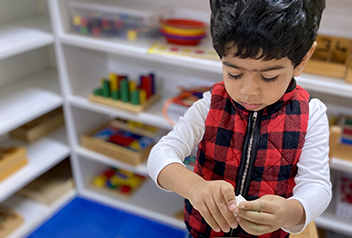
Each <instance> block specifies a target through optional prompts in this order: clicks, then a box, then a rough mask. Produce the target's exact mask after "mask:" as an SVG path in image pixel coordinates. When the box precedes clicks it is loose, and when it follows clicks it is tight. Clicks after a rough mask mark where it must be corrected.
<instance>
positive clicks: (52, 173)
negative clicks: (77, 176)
mask: <svg viewBox="0 0 352 238" xmlns="http://www.w3.org/2000/svg"><path fill="white" fill-rule="evenodd" d="M73 187H74V184H73V179H72V173H71V167H70V164H69V160H65V161H63V162H61V163H60V164H58V165H56V166H55V167H54V168H52V169H51V170H49V171H48V172H46V173H45V174H43V175H41V176H40V177H38V178H37V179H35V180H34V181H32V182H31V183H29V184H28V185H27V186H25V187H24V188H22V189H21V190H19V191H18V192H17V193H18V194H19V195H21V196H25V197H29V198H31V199H33V200H36V201H38V202H41V203H43V204H46V205H52V204H53V203H54V202H56V201H57V200H58V199H59V198H60V197H61V196H62V195H63V194H66V193H67V192H68V191H70V190H71V189H73Z"/></svg>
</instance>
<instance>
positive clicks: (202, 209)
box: [198, 203, 220, 232]
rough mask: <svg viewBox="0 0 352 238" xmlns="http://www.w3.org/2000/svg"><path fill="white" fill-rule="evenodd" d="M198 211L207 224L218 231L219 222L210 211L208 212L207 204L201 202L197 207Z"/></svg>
mask: <svg viewBox="0 0 352 238" xmlns="http://www.w3.org/2000/svg"><path fill="white" fill-rule="evenodd" d="M198 211H199V212H200V214H201V215H202V217H203V218H204V219H205V221H206V222H207V223H208V225H209V226H210V227H211V228H212V229H213V230H214V231H216V232H220V226H219V224H218V223H217V222H216V221H215V219H214V217H213V215H212V213H211V212H210V210H209V208H208V206H207V205H206V204H205V203H203V204H202V205H201V206H200V207H199V208H198Z"/></svg>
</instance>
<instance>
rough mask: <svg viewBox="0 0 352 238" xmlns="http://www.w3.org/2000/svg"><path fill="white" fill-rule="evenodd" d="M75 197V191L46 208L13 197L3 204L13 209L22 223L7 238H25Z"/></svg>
mask: <svg viewBox="0 0 352 238" xmlns="http://www.w3.org/2000/svg"><path fill="white" fill-rule="evenodd" d="M75 196H76V192H75V190H71V191H69V192H68V193H66V194H64V195H63V196H62V197H61V198H60V199H59V200H58V201H56V202H55V203H54V204H53V205H51V206H46V205H44V204H41V203H39V202H36V201H34V200H31V199H28V198H24V197H22V196H18V195H16V196H13V197H11V198H10V199H8V200H6V201H5V202H4V203H3V204H4V205H5V206H7V207H11V208H13V209H15V210H16V211H17V212H18V213H19V214H21V216H22V217H23V220H24V223H23V225H21V226H20V227H19V228H18V229H17V230H15V231H14V232H12V233H11V234H10V235H9V236H8V237H7V238H18V237H26V235H28V233H30V232H31V231H33V230H34V229H35V228H36V227H37V226H38V225H40V224H41V223H43V222H44V221H46V220H47V219H49V218H50V217H51V216H52V215H53V214H54V213H55V212H56V211H57V210H59V209H60V208H61V207H63V206H64V205H66V204H67V203H68V202H70V201H71V200H72V199H73V198H74V197H75Z"/></svg>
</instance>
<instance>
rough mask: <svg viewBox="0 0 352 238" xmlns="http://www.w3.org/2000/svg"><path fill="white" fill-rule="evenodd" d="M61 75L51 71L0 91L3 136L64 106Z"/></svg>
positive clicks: (3, 87)
mask: <svg viewBox="0 0 352 238" xmlns="http://www.w3.org/2000/svg"><path fill="white" fill-rule="evenodd" d="M59 90H60V86H59V81H58V79H57V72H56V71H53V70H47V71H44V72H41V73H39V74H36V75H33V76H30V77H28V78H23V79H20V80H18V81H16V82H13V83H11V84H10V85H5V86H1V88H0V118H1V121H0V136H1V135H3V134H5V133H7V132H9V131H11V130H13V129H15V128H17V127H19V126H21V125H23V124H25V123H27V122H29V121H31V120H33V119H35V118H37V117H39V116H41V115H43V114H45V113H47V112H49V111H51V110H53V109H55V108H57V107H59V106H61V105H62V102H63V99H62V97H61V95H59Z"/></svg>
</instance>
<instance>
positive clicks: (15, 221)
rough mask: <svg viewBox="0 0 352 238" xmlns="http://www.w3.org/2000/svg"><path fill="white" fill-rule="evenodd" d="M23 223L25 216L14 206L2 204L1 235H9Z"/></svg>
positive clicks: (0, 214) (0, 215) (0, 212)
mask: <svg viewBox="0 0 352 238" xmlns="http://www.w3.org/2000/svg"><path fill="white" fill-rule="evenodd" d="M22 223H23V218H22V217H21V216H20V215H19V214H18V213H17V212H16V211H15V210H13V209H12V208H9V207H5V206H1V205H0V237H7V236H8V235H9V234H11V233H12V232H13V231H14V230H16V229H17V228H18V227H19V226H20V225H21V224H22Z"/></svg>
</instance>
